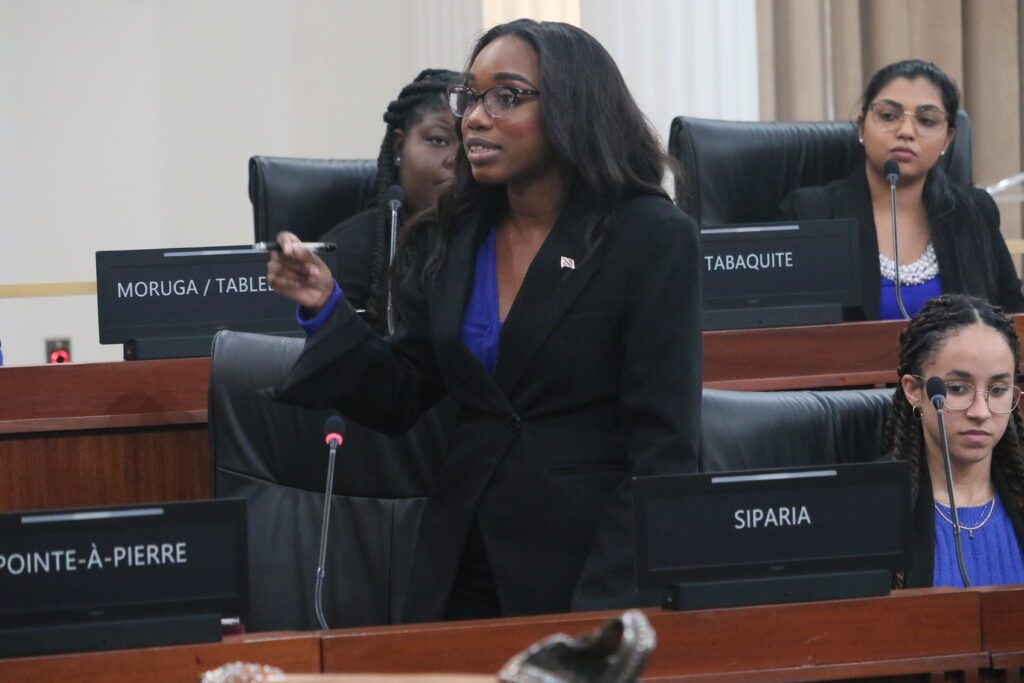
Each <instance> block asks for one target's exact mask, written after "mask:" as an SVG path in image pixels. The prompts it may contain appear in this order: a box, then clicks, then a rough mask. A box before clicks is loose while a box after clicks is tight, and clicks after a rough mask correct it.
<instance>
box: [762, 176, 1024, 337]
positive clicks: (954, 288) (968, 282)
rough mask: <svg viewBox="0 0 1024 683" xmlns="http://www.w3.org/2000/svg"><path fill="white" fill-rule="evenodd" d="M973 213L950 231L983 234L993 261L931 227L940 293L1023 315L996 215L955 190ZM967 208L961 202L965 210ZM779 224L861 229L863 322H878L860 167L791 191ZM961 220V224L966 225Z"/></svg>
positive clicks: (869, 214) (871, 225) (974, 195)
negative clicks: (851, 223)
mask: <svg viewBox="0 0 1024 683" xmlns="http://www.w3.org/2000/svg"><path fill="white" fill-rule="evenodd" d="M960 191H961V192H966V198H967V200H968V201H970V202H972V203H973V205H974V206H975V207H976V208H977V211H975V212H971V211H967V210H965V209H966V207H965V206H962V205H961V206H958V207H957V210H956V211H954V215H955V216H970V215H973V216H976V217H977V220H976V221H975V222H974V224H973V225H971V224H968V225H958V226H953V228H952V229H957V230H975V231H982V232H981V234H978V235H975V237H977V238H981V239H987V240H988V241H989V243H990V244H991V245H992V253H993V255H994V257H995V259H994V262H993V263H987V262H986V261H985V260H984V258H983V257H982V255H981V254H980V253H979V249H975V248H970V246H972V245H973V243H971V242H969V240H968V239H965V238H964V237H961V238H960V239H954V237H955V236H953V235H947V234H945V231H943V230H936V226H935V225H934V224H933V225H931V226H930V228H931V233H932V241H933V243H934V244H935V256H936V258H937V259H938V262H939V275H940V276H941V277H942V291H943V292H945V293H951V292H953V293H960V294H970V295H973V296H978V297H982V298H987V299H988V300H989V301H991V302H992V303H994V304H997V305H999V306H1002V308H1003V310H1005V311H1007V312H1011V313H1018V312H1021V311H1024V294H1022V293H1021V282H1020V278H1018V277H1017V271H1016V270H1015V269H1014V266H1013V259H1012V258H1011V257H1010V252H1009V250H1008V249H1007V248H1006V240H1005V239H1004V238H1003V236H1002V233H1000V232H999V209H997V208H996V203H995V202H994V201H993V200H992V197H990V196H989V194H988V193H987V192H985V191H984V190H979V189H978V188H975V187H967V188H960ZM965 203H966V202H960V204H965ZM779 214H780V219H781V220H813V219H825V218H856V219H857V220H858V223H859V224H860V257H861V268H860V278H861V294H862V299H861V300H862V302H863V308H864V317H865V318H866V319H867V320H877V319H878V303H879V297H880V296H881V286H880V279H881V277H882V273H881V270H880V268H879V265H878V236H877V233H876V232H875V215H874V211H873V210H872V206H871V190H870V189H869V188H868V178H867V172H866V170H865V168H864V167H863V166H862V167H860V168H858V169H857V170H856V171H854V172H853V173H852V174H850V175H849V176H848V177H846V178H844V179H842V180H836V181H834V182H832V183H829V184H828V185H825V186H822V187H801V188H799V189H796V190H793V191H792V192H790V193H789V194H788V195H786V198H785V199H783V200H782V204H781V205H780V207H779ZM965 220H966V219H965ZM988 269H992V270H994V271H995V280H994V286H990V285H989V284H988V283H987V282H985V278H984V277H983V274H984V273H985V271H986V270H988Z"/></svg>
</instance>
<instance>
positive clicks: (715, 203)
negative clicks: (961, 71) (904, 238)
mask: <svg viewBox="0 0 1024 683" xmlns="http://www.w3.org/2000/svg"><path fill="white" fill-rule="evenodd" d="M668 151H669V154H671V155H672V156H673V157H675V158H676V159H678V160H679V162H680V166H681V169H682V183H681V186H680V187H678V188H676V196H677V201H678V203H679V206H680V207H681V208H682V209H683V210H684V211H686V212H687V213H688V214H690V215H691V216H693V218H694V220H696V221H697V222H698V223H701V224H709V223H712V224H713V223H755V222H760V221H771V220H774V219H775V217H776V215H777V214H778V208H779V204H780V203H781V202H782V199H783V198H784V197H785V196H786V195H787V194H789V192H790V191H792V190H795V189H796V188H798V187H813V186H816V185H827V184H828V183H830V182H832V181H834V180H839V179H840V178H845V177H846V176H848V175H849V174H850V173H852V172H853V171H854V170H855V169H856V168H857V167H858V166H859V165H861V164H863V163H864V150H863V148H862V147H861V145H860V143H859V142H858V139H857V128H856V126H855V125H854V124H853V122H852V121H763V122H742V121H718V120H714V119H699V118H691V117H685V116H678V117H676V118H675V120H673V121H672V128H671V131H670V133H669V143H668ZM939 163H940V164H942V165H943V168H944V170H945V171H946V173H947V174H948V175H949V177H950V179H951V180H952V181H953V182H955V183H959V184H963V185H969V184H971V182H972V175H971V133H970V122H969V120H968V118H967V114H966V113H965V112H964V111H963V110H960V111H959V113H958V115H957V133H956V137H955V138H954V140H953V143H952V145H950V148H949V150H947V152H946V154H945V155H944V156H943V157H942V159H940V161H939Z"/></svg>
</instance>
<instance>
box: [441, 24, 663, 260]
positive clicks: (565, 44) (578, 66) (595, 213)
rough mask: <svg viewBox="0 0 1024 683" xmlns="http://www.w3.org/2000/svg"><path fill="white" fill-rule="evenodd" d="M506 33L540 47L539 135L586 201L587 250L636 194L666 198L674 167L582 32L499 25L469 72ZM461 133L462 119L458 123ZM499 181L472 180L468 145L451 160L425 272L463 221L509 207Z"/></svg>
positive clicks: (607, 60)
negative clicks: (666, 179) (450, 178)
mask: <svg viewBox="0 0 1024 683" xmlns="http://www.w3.org/2000/svg"><path fill="white" fill-rule="evenodd" d="M503 36H516V37H518V38H521V39H522V40H524V41H526V42H527V43H528V44H529V45H530V46H532V47H533V49H534V50H535V51H536V52H537V56H538V59H539V62H540V84H539V88H540V91H541V96H540V108H541V116H542V119H543V128H544V135H545V138H546V139H547V142H548V144H549V145H550V146H551V150H552V152H553V154H554V157H555V159H556V162H557V163H558V166H559V168H560V170H561V172H562V176H563V178H564V180H565V186H566V191H567V192H568V194H569V195H570V196H572V197H574V198H578V199H579V200H580V202H581V205H582V206H583V207H584V212H585V221H586V231H587V232H586V236H587V245H588V249H593V247H594V246H595V245H596V244H597V242H598V241H599V239H600V236H601V233H602V230H603V229H604V227H605V224H606V222H607V220H608V218H609V217H610V216H611V215H612V214H613V213H614V212H615V211H616V209H618V208H619V206H621V204H622V202H623V201H624V200H625V199H626V198H627V197H629V196H631V195H634V194H655V195H660V196H664V197H666V198H668V195H667V194H666V193H665V191H664V189H662V185H661V183H662V177H663V174H664V171H665V169H666V168H668V169H669V170H670V171H671V172H672V173H673V174H677V171H676V166H675V163H674V161H673V160H672V159H670V158H669V157H668V155H666V154H665V153H664V152H663V151H662V149H661V144H660V143H659V141H658V137H657V135H656V134H655V133H654V130H653V127H652V126H651V124H650V122H649V121H648V120H647V118H646V117H645V116H644V115H643V113H642V112H641V111H640V108H639V107H638V106H637V104H636V102H635V101H634V100H633V97H632V95H631V94H630V92H629V88H627V87H626V82H625V81H624V80H623V78H622V74H621V73H619V69H618V67H617V66H616V65H615V61H614V60H613V59H612V57H611V55H609V54H608V52H607V50H605V49H604V47H602V46H601V44H600V43H598V42H597V40H596V39H595V38H594V37H593V36H591V35H590V34H588V33H587V32H585V31H583V30H581V29H579V28H576V27H575V26H571V25H569V24H563V23H559V22H547V21H545V22H537V21H533V20H531V19H519V20H517V21H513V22H509V23H507V24H499V25H498V26H495V27H494V28H492V29H490V30H489V31H487V32H486V33H485V34H484V35H483V36H482V37H481V38H480V40H478V41H477V43H476V45H475V46H474V47H473V50H472V52H471V53H470V56H469V60H468V62H467V69H466V70H467V72H468V71H469V67H470V66H472V64H473V61H474V60H475V59H476V57H477V55H478V54H479V53H480V51H481V50H482V49H483V48H484V47H486V46H487V45H488V44H490V43H491V42H493V41H494V40H497V39H498V38H501V37H503ZM458 135H459V140H460V142H461V139H462V130H461V126H460V127H458ZM506 201H507V196H506V193H505V188H504V186H485V185H481V184H479V183H477V182H476V181H475V180H474V179H473V174H472V171H471V170H470V166H469V162H468V161H467V160H466V154H465V150H464V149H462V146H461V144H460V148H459V150H458V152H457V154H456V159H455V180H454V182H453V184H452V187H451V189H450V190H449V191H448V192H446V193H445V194H444V195H442V196H441V198H440V199H439V200H438V205H437V208H436V210H435V211H429V210H428V211H427V212H426V213H425V214H424V215H423V216H422V217H421V220H422V221H424V222H432V221H436V223H437V226H438V233H439V239H438V240H437V241H436V242H435V244H434V247H433V250H432V252H431V253H430V256H429V258H428V259H427V262H426V266H425V271H426V273H427V274H428V275H432V274H436V272H437V271H438V269H439V268H440V266H441V263H442V262H443V260H444V256H445V251H446V247H447V244H448V242H449V241H450V240H451V238H452V237H453V236H454V235H455V233H456V232H457V231H458V230H459V229H461V228H462V227H463V226H466V225H476V224H478V222H479V221H481V220H483V221H491V222H493V221H494V220H495V219H496V218H497V217H498V216H500V214H501V212H502V211H503V210H504V209H505V208H506Z"/></svg>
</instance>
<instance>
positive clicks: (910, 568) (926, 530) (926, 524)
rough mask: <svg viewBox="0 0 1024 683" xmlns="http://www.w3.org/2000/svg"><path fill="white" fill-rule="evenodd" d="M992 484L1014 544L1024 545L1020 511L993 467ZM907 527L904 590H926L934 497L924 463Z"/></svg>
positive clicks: (930, 579) (930, 578) (931, 565)
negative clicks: (1014, 541)
mask: <svg viewBox="0 0 1024 683" xmlns="http://www.w3.org/2000/svg"><path fill="white" fill-rule="evenodd" d="M992 483H993V484H995V488H996V491H997V492H998V493H999V496H1000V498H1002V500H1003V505H1005V506H1006V513H1007V514H1008V515H1009V517H1010V522H1011V523H1012V524H1013V530H1014V531H1015V532H1016V535H1017V542H1018V543H1020V544H1021V545H1024V518H1021V514H1020V511H1019V510H1017V508H1016V507H1015V506H1014V504H1013V498H1012V497H1011V495H1012V494H1011V492H1010V489H1009V487H1008V486H1007V484H1006V482H1005V481H1004V480H1003V478H1002V476H1001V475H1000V474H999V471H998V470H996V469H995V468H993V469H992ZM911 525H912V533H913V536H912V537H911V540H910V553H909V557H908V562H907V572H906V575H905V580H904V588H926V587H928V586H931V585H932V584H933V583H934V580H935V497H934V495H933V493H932V481H931V478H930V477H929V476H928V466H927V464H922V469H921V478H920V486H919V487H918V492H917V502H916V503H915V504H914V516H913V520H912V521H911Z"/></svg>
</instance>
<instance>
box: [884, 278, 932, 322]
mask: <svg viewBox="0 0 1024 683" xmlns="http://www.w3.org/2000/svg"><path fill="white" fill-rule="evenodd" d="M940 294H942V276H941V275H936V276H935V277H933V278H932V279H931V280H927V281H925V282H922V283H921V284H919V285H908V284H903V285H901V286H900V295H901V296H902V297H903V307H904V308H906V309H907V315H909V316H910V317H914V316H915V315H917V312H918V311H920V310H921V308H923V307H924V305H925V304H926V303H928V302H929V301H931V300H932V299H934V298H935V297H937V296H939V295H940ZM878 319H879V320H902V319H903V314H902V313H900V307H899V305H897V303H896V283H894V282H893V281H892V280H890V279H888V278H886V277H882V291H881V298H880V299H879V302H878Z"/></svg>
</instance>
